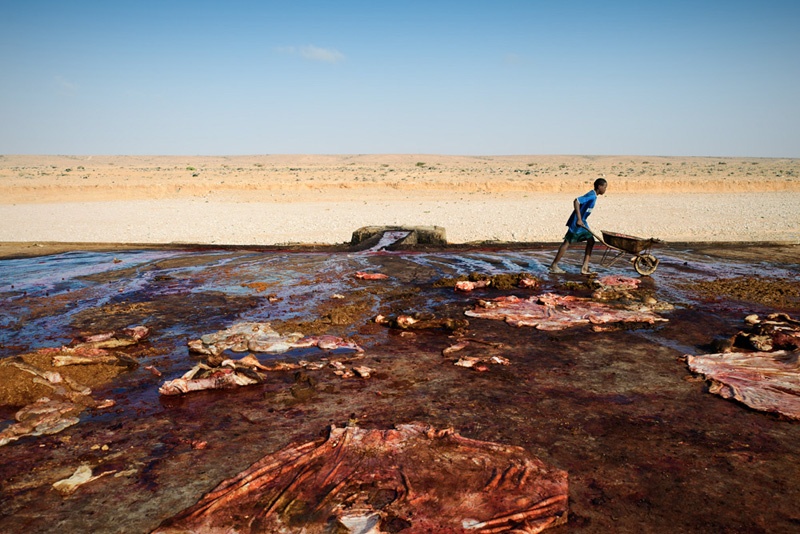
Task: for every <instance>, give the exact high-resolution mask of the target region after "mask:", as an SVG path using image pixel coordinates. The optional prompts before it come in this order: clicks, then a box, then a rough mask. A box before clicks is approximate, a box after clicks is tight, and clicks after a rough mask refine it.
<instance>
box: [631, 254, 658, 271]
mask: <svg viewBox="0 0 800 534" xmlns="http://www.w3.org/2000/svg"><path fill="white" fill-rule="evenodd" d="M657 267H658V258H656V257H655V256H653V255H652V254H642V255H640V256H636V258H635V259H634V260H633V268H634V269H636V272H637V273H639V274H641V275H642V276H648V275H651V274H653V273H654V272H655V271H656V268H657Z"/></svg>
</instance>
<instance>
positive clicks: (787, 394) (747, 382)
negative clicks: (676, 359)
mask: <svg viewBox="0 0 800 534" xmlns="http://www.w3.org/2000/svg"><path fill="white" fill-rule="evenodd" d="M685 357H686V363H687V364H688V366H689V369H691V370H692V371H693V372H695V373H698V374H702V375H704V376H705V377H706V379H707V380H709V381H711V387H710V388H709V392H711V393H715V394H717V395H720V396H721V397H723V398H726V399H736V400H738V401H739V402H742V403H744V404H746V405H747V406H750V407H751V408H753V409H755V410H760V411H765V412H774V413H779V414H781V415H783V416H785V417H788V418H790V419H800V363H798V358H800V351H794V352H789V351H785V350H781V351H776V352H726V353H717V354H704V355H701V356H692V355H690V354H687V355H686V356H685Z"/></svg>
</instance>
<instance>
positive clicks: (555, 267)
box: [550, 239, 569, 273]
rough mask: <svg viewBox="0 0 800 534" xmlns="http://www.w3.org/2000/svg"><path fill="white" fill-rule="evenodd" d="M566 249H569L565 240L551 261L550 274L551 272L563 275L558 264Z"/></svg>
mask: <svg viewBox="0 0 800 534" xmlns="http://www.w3.org/2000/svg"><path fill="white" fill-rule="evenodd" d="M568 248H569V242H568V241H567V240H566V239H565V240H564V242H563V243H561V246H560V247H558V252H556V257H555V259H554V260H553V263H552V264H551V265H550V272H553V273H563V272H564V271H563V270H562V269H561V267H559V266H558V262H560V261H561V258H563V257H564V253H565V252H566V251H567V249H568Z"/></svg>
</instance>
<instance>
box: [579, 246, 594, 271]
mask: <svg viewBox="0 0 800 534" xmlns="http://www.w3.org/2000/svg"><path fill="white" fill-rule="evenodd" d="M593 248H594V239H589V240H587V241H586V253H585V254H584V255H583V266H582V267H581V274H591V272H592V271H591V270H590V269H589V260H590V259H591V258H592V249H593Z"/></svg>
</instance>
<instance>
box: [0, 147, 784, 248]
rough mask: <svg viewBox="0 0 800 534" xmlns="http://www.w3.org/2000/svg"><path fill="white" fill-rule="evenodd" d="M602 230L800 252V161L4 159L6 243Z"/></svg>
mask: <svg viewBox="0 0 800 534" xmlns="http://www.w3.org/2000/svg"><path fill="white" fill-rule="evenodd" d="M598 176H605V178H606V179H607V180H608V181H609V190H608V194H607V195H606V196H605V197H603V198H601V199H600V201H599V203H598V207H597V209H596V210H595V213H594V214H593V215H592V219H591V220H590V223H591V224H592V226H593V228H595V229H606V230H611V231H618V232H622V233H628V234H632V235H637V236H642V237H658V238H660V239H663V240H667V241H734V242H741V241H778V242H793V243H795V242H800V160H797V159H770V158H749V159H748V158H677V157H645V156H483V157H482V156H440V155H260V156H259V155H254V156H25V155H5V156H0V217H2V220H3V221H4V223H3V225H2V226H0V241H5V242H32V241H45V242H87V243H88V242H100V243H109V242H117V243H154V244H155V243H203V244H231V245H273V244H282V243H330V244H338V243H342V242H346V241H349V239H350V235H351V233H352V231H353V230H355V229H356V228H358V227H360V226H370V225H437V226H443V227H445V228H446V230H447V237H448V240H449V241H450V242H452V243H467V242H474V241H486V240H493V241H515V242H557V241H559V240H560V239H561V237H562V236H563V233H564V221H565V220H566V218H567V216H568V215H569V212H570V210H571V201H572V199H574V198H575V197H576V196H578V195H581V194H583V193H585V192H586V191H587V190H589V189H591V184H592V182H593V181H594V179H595V178H597V177H598Z"/></svg>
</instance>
